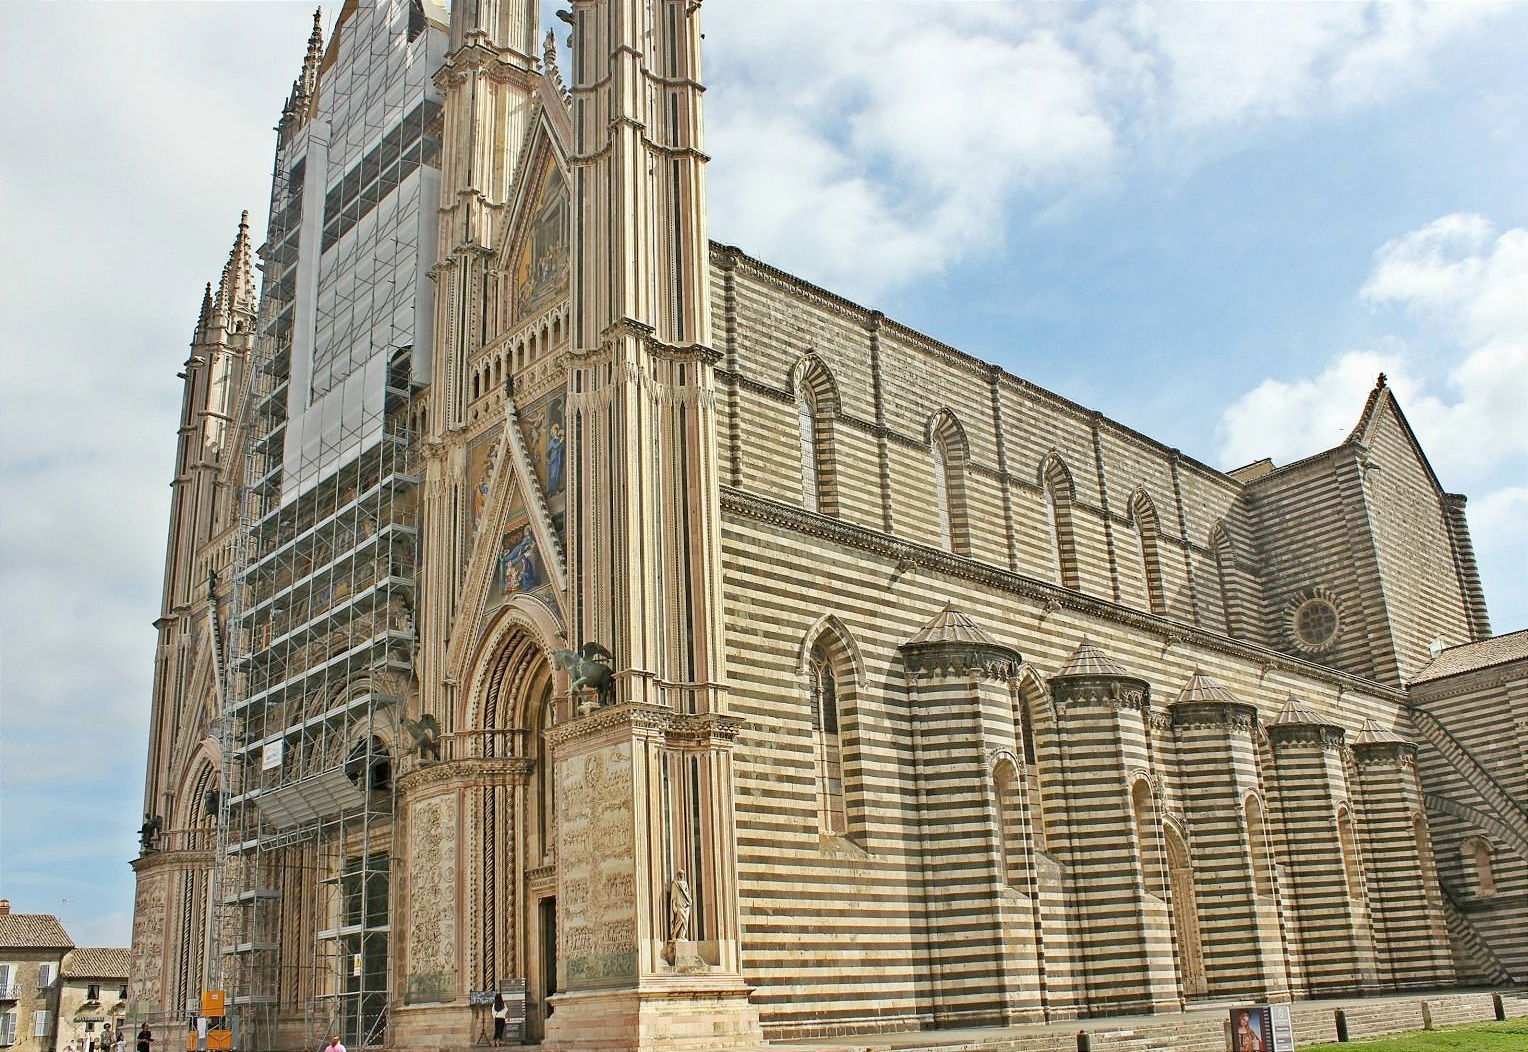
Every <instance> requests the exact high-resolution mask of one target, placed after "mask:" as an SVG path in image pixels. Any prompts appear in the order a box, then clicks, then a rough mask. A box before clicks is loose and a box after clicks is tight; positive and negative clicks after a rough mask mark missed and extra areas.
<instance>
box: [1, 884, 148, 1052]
mask: <svg viewBox="0 0 1528 1052" xmlns="http://www.w3.org/2000/svg"><path fill="white" fill-rule="evenodd" d="M127 975H128V951H127V948H126V947H121V946H81V947H76V946H75V945H74V940H73V939H71V938H69V933H68V932H66V931H65V930H64V926H63V925H62V924H60V923H59V922H58V918H57V917H55V916H53V915H52V914H51V913H12V912H11V900H10V899H0V1046H4V1047H9V1048H12V1049H14V1050H15V1052H54V1050H55V1049H61V1048H65V1047H67V1046H68V1045H69V1044H71V1043H72V1044H73V1045H74V1047H75V1048H76V1049H79V1050H80V1052H93V1050H94V1049H98V1048H100V1047H102V1046H101V1041H102V1038H103V1036H104V1035H105V1033H106V1031H107V1030H108V1029H109V1030H110V1031H112V1032H114V1031H116V1030H118V1029H120V1028H121V1027H122V1023H123V1018H124V1015H125V1012H126V1008H127V1005H126V1000H127ZM108 1024H109V1027H108Z"/></svg>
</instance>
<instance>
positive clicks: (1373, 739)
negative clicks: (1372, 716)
mask: <svg viewBox="0 0 1528 1052" xmlns="http://www.w3.org/2000/svg"><path fill="white" fill-rule="evenodd" d="M1353 744H1354V745H1410V744H1412V743H1411V742H1409V741H1407V740H1406V739H1405V738H1402V737H1401V736H1400V735H1399V734H1397V733H1395V731H1392V730H1387V729H1386V728H1384V727H1381V726H1380V725H1379V724H1378V723H1377V722H1375V721H1374V720H1364V722H1363V726H1361V727H1359V728H1358V736H1357V737H1355V738H1354V739H1353Z"/></svg>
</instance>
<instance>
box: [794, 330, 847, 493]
mask: <svg viewBox="0 0 1528 1052" xmlns="http://www.w3.org/2000/svg"><path fill="white" fill-rule="evenodd" d="M797 370H798V371H797V373H796V377H795V380H794V384H795V389H796V422H797V427H798V430H799V438H800V446H801V503H802V506H803V507H805V508H806V509H807V510H808V511H815V512H817V513H818V514H821V515H837V514H838V475H837V471H836V469H835V467H834V457H833V418H834V416H836V415H837V413H838V388H837V386H835V385H834V383H833V377H832V376H830V375H829V374H828V370H827V368H826V367H825V366H824V365H823V364H822V362H820V361H818V360H817V359H816V358H815V357H813V356H811V355H808V356H807V357H806V358H804V359H803V360H802V361H801V363H800V364H799V366H798V367H797Z"/></svg>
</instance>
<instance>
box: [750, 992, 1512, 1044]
mask: <svg viewBox="0 0 1528 1052" xmlns="http://www.w3.org/2000/svg"><path fill="white" fill-rule="evenodd" d="M1501 992H1502V993H1503V995H1504V998H1505V1000H1506V1011H1507V1015H1508V1016H1509V1017H1517V1016H1525V1015H1528V991H1523V990H1504V991H1501ZM1423 1002H1426V1003H1427V1004H1428V1006H1429V1012H1430V1013H1431V1015H1432V1018H1433V1019H1434V1021H1435V1022H1436V1023H1437V1024H1438V1025H1440V1026H1441V1025H1445V1024H1448V1023H1455V1022H1465V1021H1469V1020H1487V1019H1491V1018H1492V1007H1491V992H1490V991H1478V990H1477V991H1461V990H1458V989H1446V990H1417V991H1411V992H1408V993H1404V994H1388V995H1383V996H1376V997H1348V998H1333V999H1326V1000H1319V1001H1296V1002H1295V1003H1294V1004H1293V1006H1292V1008H1293V1013H1292V1014H1293V1015H1294V1021H1295V1033H1296V1037H1297V1041H1298V1044H1300V1045H1305V1044H1313V1043H1316V1042H1320V1041H1331V1040H1335V1038H1336V1033H1335V1024H1334V1022H1333V1013H1334V1012H1335V1011H1336V1010H1337V1009H1339V1008H1340V1009H1343V1010H1344V1012H1345V1013H1346V1014H1347V1017H1348V1020H1349V1029H1350V1033H1351V1034H1352V1036H1353V1038H1354V1039H1355V1040H1357V1039H1358V1038H1359V1037H1360V1036H1373V1035H1376V1034H1384V1033H1394V1032H1397V1031H1401V1030H1407V1029H1421V1028H1422V1015H1421V1004H1422V1003H1423ZM1245 1003H1247V1002H1246V1001H1245V1000H1229V1001H1224V1002H1213V1003H1212V1002H1202V1001H1201V1002H1196V1003H1195V1004H1194V1005H1193V1006H1192V1007H1190V1008H1189V1009H1188V1010H1187V1011H1185V1012H1181V1013H1174V1014H1171V1015H1134V1016H1106V1017H1102V1018H1097V1019H1074V1020H1067V1021H1062V1022H1057V1023H1028V1024H1021V1025H1018V1026H999V1027H971V1028H963V1029H959V1030H920V1031H904V1032H900V1033H886V1034H849V1035H842V1036H832V1037H815V1038H809V1039H806V1040H802V1041H777V1042H774V1043H773V1044H772V1047H773V1048H776V1049H779V1050H781V1052H923V1050H928V1052H998V1050H1008V1049H1026V1050H1028V1049H1033V1050H1035V1052H1042V1050H1043V1052H1062V1050H1072V1049H1075V1048H1076V1047H1077V1043H1076V1042H1077V1034H1078V1032H1079V1031H1083V1032H1086V1033H1087V1034H1088V1037H1089V1041H1090V1044H1091V1046H1092V1052H1114V1050H1143V1052H1144V1050H1149V1049H1185V1050H1188V1049H1195V1050H1198V1049H1219V1048H1223V1047H1224V1043H1223V1038H1222V1037H1221V1033H1222V1031H1221V1025H1222V1021H1223V1020H1225V1019H1226V1018H1227V1010H1228V1009H1230V1008H1234V1007H1236V1006H1237V1005H1240V1004H1245Z"/></svg>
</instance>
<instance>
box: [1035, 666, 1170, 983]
mask: <svg viewBox="0 0 1528 1052" xmlns="http://www.w3.org/2000/svg"><path fill="white" fill-rule="evenodd" d="M1089 651H1091V653H1088V652H1089ZM1051 691H1052V695H1053V698H1054V701H1055V705H1056V712H1057V719H1058V727H1059V733H1058V737H1059V740H1060V743H1061V750H1060V751H1061V757H1062V762H1061V769H1062V778H1063V779H1064V781H1065V785H1066V804H1065V812H1064V814H1063V815H1061V816H1060V822H1059V823H1058V825H1059V827H1060V836H1059V837H1058V838H1057V839H1058V840H1059V841H1060V843H1059V845H1058V852H1059V853H1060V854H1061V856H1062V857H1063V859H1064V860H1065V863H1066V864H1067V866H1068V867H1069V869H1070V871H1071V876H1072V890H1073V903H1074V910H1075V914H1074V915H1075V916H1076V917H1077V921H1078V924H1077V934H1076V948H1077V953H1078V956H1079V957H1080V958H1081V959H1082V962H1083V967H1082V974H1081V977H1080V978H1081V984H1082V987H1083V998H1084V1000H1085V1001H1086V1003H1087V1005H1088V1007H1089V1010H1090V1011H1092V1012H1103V1013H1110V1012H1161V1011H1177V1010H1178V1009H1180V1008H1181V1007H1182V1004H1183V1002H1182V998H1181V997H1180V996H1179V993H1178V982H1177V974H1176V970H1175V968H1174V966H1173V946H1172V935H1171V917H1170V914H1169V911H1168V908H1167V905H1166V903H1165V902H1163V901H1162V900H1161V899H1160V898H1157V897H1155V896H1152V895H1151V893H1150V892H1149V891H1148V890H1147V887H1146V885H1147V880H1148V875H1147V874H1145V873H1143V871H1142V867H1141V864H1140V852H1139V850H1138V846H1137V843H1136V839H1135V838H1134V837H1130V836H1121V835H1120V831H1121V830H1122V829H1131V828H1132V827H1133V815H1132V808H1131V803H1130V788H1129V778H1130V773H1131V772H1132V771H1136V770H1145V769H1146V767H1147V752H1146V744H1147V728H1146V716H1147V710H1148V708H1149V706H1150V688H1149V687H1148V686H1147V684H1146V682H1145V681H1144V680H1141V679H1137V678H1135V677H1134V676H1131V675H1130V674H1129V673H1128V672H1125V671H1124V670H1123V669H1121V668H1119V666H1117V665H1114V664H1113V663H1112V662H1110V661H1109V660H1108V659H1107V658H1106V657H1104V656H1103V655H1102V654H1101V653H1099V652H1098V651H1097V650H1096V648H1093V647H1091V646H1090V645H1089V644H1086V643H1084V644H1083V646H1082V647H1079V649H1078V653H1077V654H1074V655H1073V658H1072V660H1071V661H1070V662H1068V664H1067V666H1066V667H1064V668H1063V669H1062V670H1061V671H1060V672H1058V673H1057V674H1056V675H1055V676H1054V677H1052V679H1051ZM1153 835H1159V834H1155V833H1154V834H1153ZM1153 900H1154V901H1153Z"/></svg>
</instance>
